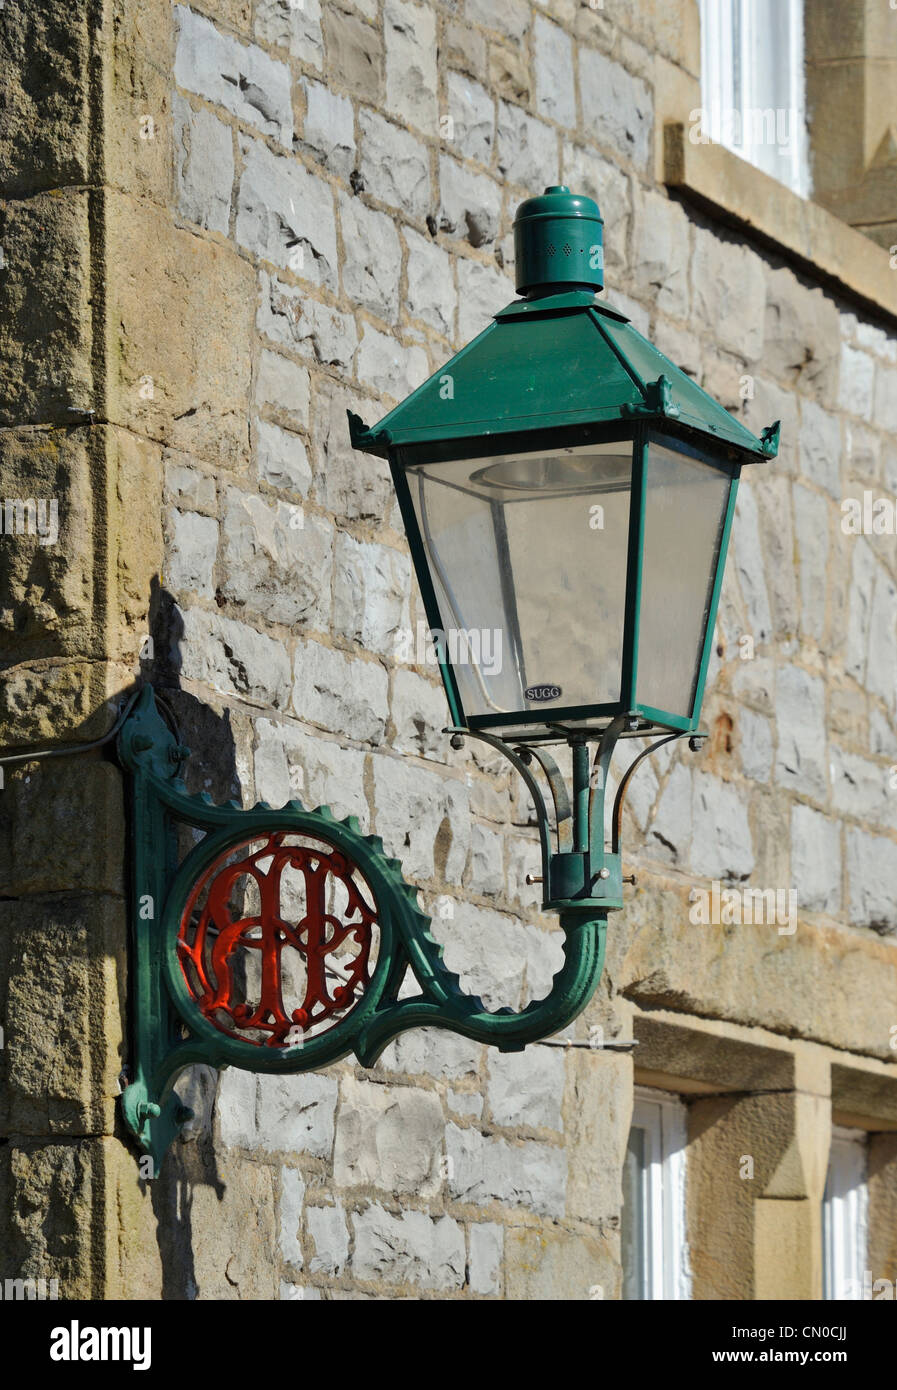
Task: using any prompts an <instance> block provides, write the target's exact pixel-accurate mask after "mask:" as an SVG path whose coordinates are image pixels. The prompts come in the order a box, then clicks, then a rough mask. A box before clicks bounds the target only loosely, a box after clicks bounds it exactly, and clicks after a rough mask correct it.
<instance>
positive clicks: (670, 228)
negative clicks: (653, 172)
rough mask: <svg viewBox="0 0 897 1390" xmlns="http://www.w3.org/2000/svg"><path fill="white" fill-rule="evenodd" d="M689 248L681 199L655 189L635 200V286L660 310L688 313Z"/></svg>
mask: <svg viewBox="0 0 897 1390" xmlns="http://www.w3.org/2000/svg"><path fill="white" fill-rule="evenodd" d="M599 207H600V204H599ZM605 216H606V214H605ZM690 249H691V240H690V227H689V221H688V218H687V217H686V215H685V213H684V211H683V209H682V207H681V206H680V205H679V204H678V203H675V202H673V201H672V200H671V199H670V198H664V197H661V196H660V194H656V193H649V194H646V195H645V196H644V197H642V198H639V199H638V200H637V201H636V204H635V219H634V229H633V246H632V281H631V283H632V287H633V290H634V292H635V293H636V294H638V295H640V296H642V297H643V298H645V299H649V300H650V301H651V302H652V303H653V304H654V305H655V306H656V308H657V309H658V310H659V311H660V312H661V313H665V314H670V315H672V317H673V318H677V319H687V318H688V316H689V297H688V270H689V260H690Z"/></svg>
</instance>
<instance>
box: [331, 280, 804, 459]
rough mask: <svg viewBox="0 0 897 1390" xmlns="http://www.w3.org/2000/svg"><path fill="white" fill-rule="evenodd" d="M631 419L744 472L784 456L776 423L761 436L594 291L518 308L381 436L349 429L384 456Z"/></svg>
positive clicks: (356, 441) (389, 420)
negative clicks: (687, 437)
mask: <svg viewBox="0 0 897 1390" xmlns="http://www.w3.org/2000/svg"><path fill="white" fill-rule="evenodd" d="M633 417H642V418H645V419H648V420H654V421H656V422H657V424H658V425H660V426H662V427H669V426H672V425H674V423H675V425H676V426H679V427H681V429H682V430H683V431H685V432H697V434H699V435H701V436H703V437H704V440H705V442H706V441H707V440H708V439H710V440H716V441H718V443H719V444H721V445H728V446H730V447H731V448H733V449H734V450H736V451H737V453H738V454H739V456H740V461H741V462H742V463H750V462H758V461H760V460H764V459H769V458H773V457H774V456H775V454H776V452H777V449H778V439H779V426H778V422H776V424H774V425H772V426H770V427H769V428H768V429H766V430H764V431H763V434H762V436H761V437H760V438H758V437H757V436H756V435H754V434H752V433H751V431H750V430H749V429H747V428H746V427H745V426H744V425H743V424H741V422H740V421H739V420H736V419H735V418H734V416H732V415H730V414H729V412H728V411H727V410H724V409H723V407H722V406H721V405H719V404H718V403H717V402H716V401H715V400H714V399H713V397H712V396H709V395H708V394H707V392H706V391H703V390H702V389H701V387H700V386H698V385H697V383H696V382H694V381H692V380H691V378H690V377H688V376H686V374H685V373H684V372H683V371H680V369H679V368H678V367H677V366H675V365H674V363H672V362H671V361H670V360H669V358H668V357H665V356H664V354H663V353H662V352H660V351H659V350H658V349H657V348H656V347H654V346H653V345H652V344H651V343H650V342H648V340H647V339H646V338H644V337H643V336H642V334H641V333H639V332H638V330H637V329H635V328H634V327H633V326H632V324H631V323H630V321H629V320H628V319H627V318H626V316H625V315H624V314H621V313H618V312H617V310H615V309H612V308H610V306H609V305H607V304H604V303H602V302H601V301H600V300H598V299H596V298H595V295H594V294H593V293H591V292H590V291H588V290H572V291H567V292H566V293H561V294H555V295H549V296H545V297H542V298H536V299H530V300H516V301H515V302H514V303H512V304H509V305H508V306H507V308H505V309H502V310H501V311H500V312H499V313H498V314H496V315H495V318H494V320H493V322H492V323H491V324H490V325H489V326H488V328H486V329H484V331H483V332H482V333H480V335H479V336H478V337H477V338H474V339H473V341H472V342H471V343H469V344H468V346H467V347H465V348H462V349H461V351H460V352H459V353H456V354H455V356H454V357H452V358H451V359H450V360H449V361H448V362H447V363H446V364H445V366H444V367H441V368H440V369H439V371H437V372H435V373H434V374H433V376H431V377H430V378H429V380H427V381H425V382H424V383H423V385H422V386H419V387H418V389H417V390H416V391H414V392H413V393H412V394H411V395H410V396H409V397H408V398H407V399H406V400H404V401H402V403H401V404H400V405H397V406H396V408H395V409H394V410H391V411H390V412H389V414H388V415H386V416H384V418H383V419H382V420H381V421H380V423H379V424H378V425H375V426H374V427H373V428H372V429H368V428H366V427H365V425H364V424H363V423H362V421H361V420H360V419H359V418H358V416H357V415H352V414H351V413H350V417H349V426H350V430H351V436H352V443H353V445H354V446H355V448H357V449H364V450H367V451H368V452H369V453H373V454H380V455H382V456H385V455H386V454H387V452H388V450H389V449H392V448H397V447H401V446H402V445H408V444H427V443H434V442H437V441H441V440H448V439H464V438H471V437H476V438H481V437H483V436H489V435H502V434H514V433H519V432H526V431H531V430H534V429H552V428H562V427H564V426H569V425H589V424H598V423H607V422H611V421H615V420H628V419H632V418H633ZM677 432H678V430H677Z"/></svg>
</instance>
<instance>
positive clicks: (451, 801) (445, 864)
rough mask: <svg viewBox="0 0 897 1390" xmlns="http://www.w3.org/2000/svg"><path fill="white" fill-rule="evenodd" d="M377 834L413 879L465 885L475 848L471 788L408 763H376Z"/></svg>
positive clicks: (381, 758)
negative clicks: (469, 802)
mask: <svg viewBox="0 0 897 1390" xmlns="http://www.w3.org/2000/svg"><path fill="white" fill-rule="evenodd" d="M374 805H375V808H376V810H375V815H376V830H377V834H378V835H380V836H382V838H383V842H384V845H385V846H386V852H387V854H392V855H395V856H396V857H397V858H398V859H400V860H401V861H402V868H403V870H404V872H405V874H406V876H407V877H408V878H411V879H423V880H426V879H432V878H435V877H436V875H437V872H438V873H439V876H440V877H442V878H444V880H445V882H446V883H449V884H459V883H460V882H461V876H462V874H463V873H464V868H465V865H466V863H467V855H468V851H469V848H470V822H469V819H468V808H467V796H466V793H465V788H464V787H463V785H462V784H461V783H460V782H458V781H457V780H456V779H455V778H449V777H440V776H439V775H438V773H435V772H425V771H423V769H421V768H419V767H412V765H411V764H410V763H409V762H407V760H405V759H402V758H390V757H386V756H379V757H376V758H375V759H374Z"/></svg>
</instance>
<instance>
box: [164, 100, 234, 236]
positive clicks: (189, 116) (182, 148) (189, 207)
mask: <svg viewBox="0 0 897 1390" xmlns="http://www.w3.org/2000/svg"><path fill="white" fill-rule="evenodd" d="M174 140H175V155H176V161H177V168H176V177H177V185H178V208H179V210H180V211H181V212H182V213H183V215H184V216H185V217H187V218H189V220H190V221H191V222H197V223H198V224H199V225H200V227H207V228H208V229H209V231H212V232H221V233H222V234H223V235H225V236H226V235H227V230H228V225H229V222H230V203H231V192H232V190H233V183H234V138H233V132H232V130H231V128H230V126H227V125H225V124H224V123H223V121H219V120H216V118H215V117H214V116H213V115H212V113H211V112H210V111H205V110H200V111H194V110H193V108H192V107H191V106H190V104H189V102H187V101H185V100H184V98H183V97H180V96H176V97H175V99H174Z"/></svg>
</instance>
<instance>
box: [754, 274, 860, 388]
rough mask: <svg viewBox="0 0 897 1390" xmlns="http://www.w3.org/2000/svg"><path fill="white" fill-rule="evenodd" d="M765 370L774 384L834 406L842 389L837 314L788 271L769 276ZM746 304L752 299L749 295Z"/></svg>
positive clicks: (828, 302)
mask: <svg viewBox="0 0 897 1390" xmlns="http://www.w3.org/2000/svg"><path fill="white" fill-rule="evenodd" d="M766 278H767V297H766V320H765V340H764V343H763V366H764V370H765V371H767V372H768V373H769V375H770V376H772V377H773V378H774V379H775V380H777V381H780V382H782V383H783V384H788V383H792V384H793V385H795V386H796V387H797V388H798V390H800V391H803V392H805V393H806V394H807V395H810V396H813V397H814V398H815V399H816V400H817V401H820V402H821V403H822V404H824V405H826V404H828V405H830V404H831V402H832V400H833V399H834V397H835V393H836V391H837V388H838V339H839V334H838V311H837V309H836V308H835V305H834V303H833V301H832V300H831V299H828V298H827V297H826V296H825V295H824V294H823V292H822V290H821V289H818V288H816V289H808V288H807V287H806V286H805V285H803V284H802V283H801V282H800V281H799V280H798V279H797V277H796V276H795V275H794V273H793V271H791V270H789V269H788V268H787V267H782V268H781V269H780V270H771V271H769V272H768V273H767V277H766ZM744 299H745V303H746V304H747V303H748V302H749V296H747V295H745V296H744Z"/></svg>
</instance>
